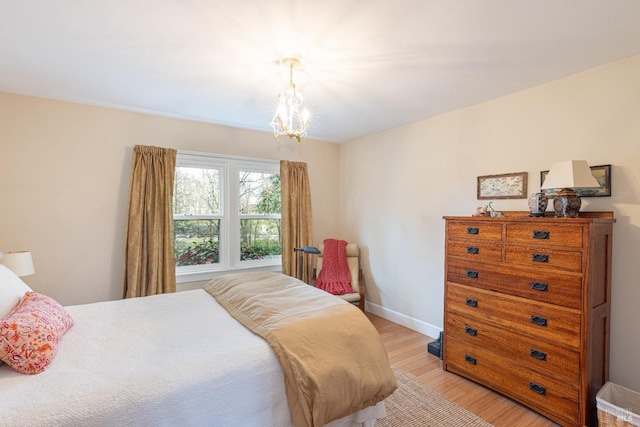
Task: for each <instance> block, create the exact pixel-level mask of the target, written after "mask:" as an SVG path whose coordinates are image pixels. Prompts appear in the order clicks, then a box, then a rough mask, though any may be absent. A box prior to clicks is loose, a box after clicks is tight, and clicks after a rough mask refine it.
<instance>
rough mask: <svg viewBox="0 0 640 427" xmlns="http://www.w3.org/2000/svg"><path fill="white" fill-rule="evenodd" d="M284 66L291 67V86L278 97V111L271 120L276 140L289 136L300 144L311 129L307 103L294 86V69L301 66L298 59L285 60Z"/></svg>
mask: <svg viewBox="0 0 640 427" xmlns="http://www.w3.org/2000/svg"><path fill="white" fill-rule="evenodd" d="M282 63H283V64H284V65H287V66H289V86H288V87H287V89H286V90H285V91H284V92H282V93H281V94H280V95H278V109H277V111H276V114H275V115H274V116H273V119H272V120H271V123H270V125H271V127H272V128H273V134H274V135H275V137H276V139H277V138H278V137H279V136H280V135H287V136H288V137H289V138H291V139H293V138H295V139H296V140H297V141H298V142H300V140H301V138H302V137H303V136H305V135H306V134H307V129H308V128H309V123H310V122H309V110H308V109H307V102H306V101H305V100H304V97H303V96H302V94H301V93H300V92H298V91H297V90H296V85H294V84H293V67H296V66H299V65H300V60H299V59H298V58H284V59H283V60H282Z"/></svg>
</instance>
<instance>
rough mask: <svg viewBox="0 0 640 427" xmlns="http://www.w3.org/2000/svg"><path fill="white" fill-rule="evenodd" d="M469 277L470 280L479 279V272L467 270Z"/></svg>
mask: <svg viewBox="0 0 640 427" xmlns="http://www.w3.org/2000/svg"><path fill="white" fill-rule="evenodd" d="M467 277H468V278H470V279H477V278H478V272H477V271H474V270H467Z"/></svg>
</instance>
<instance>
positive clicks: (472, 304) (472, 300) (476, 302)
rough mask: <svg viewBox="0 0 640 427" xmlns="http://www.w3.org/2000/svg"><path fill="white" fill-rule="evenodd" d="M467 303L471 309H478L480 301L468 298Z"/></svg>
mask: <svg viewBox="0 0 640 427" xmlns="http://www.w3.org/2000/svg"><path fill="white" fill-rule="evenodd" d="M466 303H467V305H468V306H469V307H477V306H478V301H476V300H474V299H471V298H467V301H466ZM531 317H533V316H531ZM532 322H533V320H532Z"/></svg>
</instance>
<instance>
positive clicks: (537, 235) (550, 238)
mask: <svg viewBox="0 0 640 427" xmlns="http://www.w3.org/2000/svg"><path fill="white" fill-rule="evenodd" d="M506 229H507V232H506V234H507V239H506V242H507V243H513V244H523V245H536V244H540V245H545V246H565V247H572V248H582V226H580V225H571V224H567V225H556V224H545V223H540V224H535V223H534V224H506Z"/></svg>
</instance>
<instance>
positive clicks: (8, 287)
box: [0, 264, 31, 319]
mask: <svg viewBox="0 0 640 427" xmlns="http://www.w3.org/2000/svg"><path fill="white" fill-rule="evenodd" d="M30 291H31V288H30V287H29V286H28V285H27V284H26V283H24V282H23V281H22V280H21V279H20V278H19V277H18V276H16V275H15V273H14V272H13V271H11V270H9V269H8V268H7V267H5V266H4V265H2V264H0V319H2V318H3V317H5V316H7V315H8V314H9V313H11V311H12V310H13V309H14V308H16V307H17V306H18V304H19V303H20V300H21V299H22V297H23V296H24V294H25V292H30Z"/></svg>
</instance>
